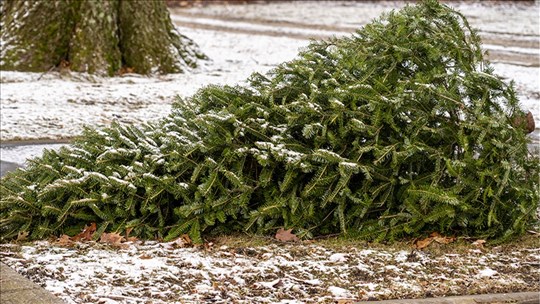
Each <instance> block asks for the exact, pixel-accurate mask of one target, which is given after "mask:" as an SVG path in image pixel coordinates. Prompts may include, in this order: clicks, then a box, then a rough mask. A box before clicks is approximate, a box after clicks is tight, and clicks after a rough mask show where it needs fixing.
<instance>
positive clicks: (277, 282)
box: [0, 1, 540, 303]
mask: <svg viewBox="0 0 540 304" xmlns="http://www.w3.org/2000/svg"><path fill="white" fill-rule="evenodd" d="M450 4H451V5H453V6H456V7H457V8H458V9H460V10H461V11H462V12H463V13H464V14H465V15H466V16H467V17H468V19H469V20H470V22H471V24H472V25H473V26H475V27H477V28H478V29H479V31H480V34H481V36H482V37H483V39H484V41H485V42H486V49H487V50H489V51H490V59H491V60H492V61H493V62H494V64H493V66H494V68H495V71H496V72H497V73H498V74H500V75H501V76H503V77H505V78H507V79H508V80H514V81H515V83H516V88H517V91H518V94H519V97H520V100H521V102H522V105H523V108H524V109H525V110H530V111H532V112H533V115H534V116H535V117H536V118H537V119H536V120H537V125H540V123H538V122H539V121H540V119H539V117H540V83H539V82H540V67H539V66H540V59H539V58H540V56H539V54H538V49H539V48H540V28H539V19H538V15H539V11H540V4H539V3H538V1H537V2H536V3H535V4H525V3H517V4H501V3H500V2H491V1H478V2H456V3H450ZM402 5H403V2H399V1H381V2H376V3H375V2H362V1H360V2H347V1H344V2H338V1H331V2H325V1H318V2H313V1H311V2H310V1H292V2H279V1H276V2H272V3H267V4H257V5H247V6H246V5H244V6H224V5H219V6H218V5H215V6H209V7H205V8H197V7H195V8H189V9H181V10H180V9H178V10H174V11H173V12H172V17H173V20H174V22H175V23H176V24H177V25H178V27H179V30H180V31H181V32H182V33H183V34H185V35H187V36H188V37H190V38H192V39H193V40H195V41H196V42H197V43H198V44H199V46H200V47H201V49H202V51H203V52H205V53H206V54H207V55H208V56H209V57H210V58H211V60H210V61H207V62H203V63H202V65H201V67H199V68H197V69H195V70H193V71H191V73H188V74H178V75H165V76H156V77H143V76H138V75H123V76H122V77H113V78H101V77H95V76H90V75H83V74H76V73H56V72H51V73H45V74H39V73H19V72H7V71H0V85H1V90H0V139H1V140H2V141H3V142H4V143H5V142H6V141H16V140H21V139H25V140H37V139H60V138H71V137H73V136H76V135H77V134H79V132H80V130H81V128H82V126H83V125H92V126H99V125H108V124H109V123H110V122H111V121H113V120H118V121H122V122H126V123H138V122H141V121H147V120H154V119H159V118H161V117H163V116H165V115H167V114H168V113H169V111H170V107H171V104H172V103H173V102H174V100H175V99H176V98H177V96H181V97H186V96H190V95H191V94H193V93H194V92H196V91H197V90H198V89H199V88H201V87H202V86H204V85H207V84H238V83H240V84H241V83H242V82H243V81H244V80H245V79H246V78H247V77H248V76H249V75H250V74H251V73H252V72H266V71H268V70H269V69H271V68H272V67H274V66H275V65H277V64H279V63H281V62H283V61H287V60H290V59H292V58H294V56H295V55H296V53H297V51H298V49H300V48H302V47H304V46H306V45H307V44H308V43H309V38H310V37H315V38H316V37H319V38H325V37H329V36H332V35H337V36H340V35H347V34H349V33H350V32H352V31H354V30H355V29H356V28H358V27H360V26H361V25H363V24H365V23H367V22H369V21H370V20H371V19H372V18H375V17H376V16H378V15H379V14H380V13H381V12H385V11H389V10H390V9H393V8H396V7H400V6H402ZM537 131H538V129H537ZM537 134H538V132H537ZM44 147H46V148H57V147H58V146H57V145H53V146H30V147H6V146H4V147H2V148H1V149H0V158H1V159H2V160H4V161H11V162H15V163H23V162H24V159H26V158H28V157H31V156H35V155H38V154H39V153H40V152H41V149H42V148H44ZM471 242H472V240H471ZM269 243H270V245H264V246H256V247H251V246H248V247H238V246H235V247H229V246H227V244H224V245H222V244H219V245H218V244H216V245H215V246H214V247H211V248H208V247H200V248H191V247H189V248H176V247H178V246H176V247H175V246H173V245H172V244H170V243H169V244H163V243H161V244H160V243H154V242H147V243H138V242H135V243H130V244H127V245H126V246H123V247H122V248H111V247H110V246H106V245H103V244H100V243H90V244H75V245H73V246H71V247H67V248H66V247H59V246H58V244H54V242H52V243H51V242H36V243H30V244H24V245H22V246H20V245H13V244H11V245H3V246H1V247H0V257H1V260H2V262H4V263H7V264H8V265H10V266H12V267H14V268H15V269H16V270H17V271H19V272H20V273H22V274H24V275H26V276H28V277H30V278H31V279H32V280H34V281H36V282H38V283H39V284H41V285H43V286H44V287H46V288H47V289H48V290H50V291H52V292H53V293H55V294H57V295H59V296H61V297H62V298H63V299H64V300H65V301H66V302H68V303H201V302H216V303H231V302H237V303H256V302H259V303H318V302H334V301H335V300H338V299H354V300H365V299H370V298H371V299H386V298H402V297H409V298H410V297H428V296H441V295H457V294H471V293H485V292H510V291H525V290H539V289H540V282H539V281H538V277H539V276H540V269H539V267H538V265H539V264H538V261H539V260H540V244H539V243H538V242H535V243H532V244H533V245H527V246H525V247H524V248H516V249H512V248H503V247H489V248H480V247H475V246H473V245H470V244H469V246H468V247H467V246H465V247H466V249H460V250H458V251H457V252H452V250H451V249H450V250H444V251H442V252H438V251H436V250H435V251H433V250H426V251H415V250H412V247H411V248H409V247H407V246H405V248H402V249H399V250H398V249H396V250H392V249H389V248H388V249H380V248H379V249H378V248H371V247H372V245H369V244H359V245H358V246H352V247H351V246H346V247H337V248H328V247H327V246H321V245H318V243H317V242H315V243H293V244H282V243H276V242H275V241H270V242H269ZM359 248H362V249H359Z"/></svg>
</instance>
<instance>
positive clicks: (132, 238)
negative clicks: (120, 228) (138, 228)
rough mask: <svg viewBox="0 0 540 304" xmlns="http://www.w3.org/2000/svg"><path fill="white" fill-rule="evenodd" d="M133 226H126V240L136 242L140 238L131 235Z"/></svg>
mask: <svg viewBox="0 0 540 304" xmlns="http://www.w3.org/2000/svg"><path fill="white" fill-rule="evenodd" d="M132 230H133V228H126V242H136V241H138V240H139V239H138V238H137V237H135V236H129V234H130V233H131V231H132Z"/></svg>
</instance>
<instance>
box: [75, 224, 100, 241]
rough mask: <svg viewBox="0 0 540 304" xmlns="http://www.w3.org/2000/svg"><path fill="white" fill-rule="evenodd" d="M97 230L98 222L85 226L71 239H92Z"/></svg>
mask: <svg viewBox="0 0 540 304" xmlns="http://www.w3.org/2000/svg"><path fill="white" fill-rule="evenodd" d="M95 232H96V223H91V224H90V226H84V229H83V231H82V232H81V233H79V234H77V235H76V236H74V237H72V238H71V240H72V241H74V242H77V241H91V240H92V237H93V236H94V233H95Z"/></svg>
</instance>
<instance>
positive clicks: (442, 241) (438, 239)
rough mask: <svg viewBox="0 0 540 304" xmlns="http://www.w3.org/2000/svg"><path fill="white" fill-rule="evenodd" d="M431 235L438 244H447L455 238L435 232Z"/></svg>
mask: <svg viewBox="0 0 540 304" xmlns="http://www.w3.org/2000/svg"><path fill="white" fill-rule="evenodd" d="M431 237H433V240H434V241H435V242H437V243H439V244H449V243H452V242H453V241H455V240H456V238H455V237H446V236H442V235H440V234H438V233H437V232H434V233H432V234H431Z"/></svg>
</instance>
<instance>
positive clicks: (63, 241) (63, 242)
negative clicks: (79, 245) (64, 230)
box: [55, 234, 74, 247]
mask: <svg viewBox="0 0 540 304" xmlns="http://www.w3.org/2000/svg"><path fill="white" fill-rule="evenodd" d="M55 243H56V245H58V246H63V247H70V246H73V244H74V242H73V241H72V240H71V238H70V237H69V235H67V234H62V236H60V237H59V238H58V239H57V240H56V242H55Z"/></svg>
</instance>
